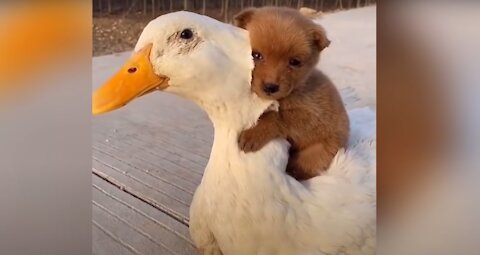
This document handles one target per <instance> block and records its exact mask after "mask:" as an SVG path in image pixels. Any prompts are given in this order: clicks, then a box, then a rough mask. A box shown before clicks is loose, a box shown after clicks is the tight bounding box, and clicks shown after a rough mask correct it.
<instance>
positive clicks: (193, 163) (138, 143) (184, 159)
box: [93, 128, 210, 176]
mask: <svg viewBox="0 0 480 255" xmlns="http://www.w3.org/2000/svg"><path fill="white" fill-rule="evenodd" d="M124 130H134V129H133V128H132V129H128V128H125V129H122V130H117V131H116V133H119V134H118V135H109V134H108V131H104V130H101V129H97V131H96V132H95V134H94V137H93V139H94V146H98V145H104V146H107V147H113V148H116V149H118V150H120V151H123V152H128V153H129V154H135V155H137V156H140V157H141V158H150V159H149V161H150V160H153V161H159V160H161V161H162V162H163V161H168V162H166V164H168V163H171V164H174V165H176V166H177V167H176V168H179V169H182V170H184V171H185V172H186V173H187V174H188V175H191V174H196V175H198V176H202V175H203V171H204V168H205V166H206V164H207V162H208V159H207V158H205V157H202V158H198V157H197V158H196V159H194V156H193V155H191V153H188V152H187V151H186V150H185V149H182V148H178V149H177V152H172V148H168V145H166V144H165V143H162V141H161V139H159V138H158V137H150V138H144V139H142V138H140V139H139V138H137V137H135V135H132V134H125V133H126V132H132V131H124ZM191 146H194V145H191ZM104 149H106V148H105V147H104ZM203 150H204V151H208V152H209V151H210V147H207V146H203ZM170 167H171V166H170Z"/></svg>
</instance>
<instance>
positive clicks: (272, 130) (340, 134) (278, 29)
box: [235, 7, 349, 180]
mask: <svg viewBox="0 0 480 255" xmlns="http://www.w3.org/2000/svg"><path fill="white" fill-rule="evenodd" d="M235 24H236V25H237V26H239V27H242V28H245V29H247V30H248V31H249V33H250V40H251V44H252V51H253V52H257V53H260V54H261V55H262V58H261V59H256V60H255V68H254V70H253V75H252V76H253V80H252V90H253V91H254V92H255V93H256V94H257V95H258V96H260V97H263V98H268V99H275V100H278V102H279V103H280V108H279V112H273V111H270V112H266V113H264V114H263V115H262V116H261V117H260V119H259V121H258V123H257V125H256V126H254V127H252V128H250V129H247V130H244V131H243V132H242V133H241V134H240V137H239V145H240V147H241V148H242V150H244V151H245V152H250V151H257V150H259V149H261V148H262V147H263V146H264V145H265V144H267V143H268V142H269V141H271V140H272V139H275V138H280V137H281V138H285V139H288V141H289V142H290V143H291V145H292V146H291V150H290V159H289V162H288V166H287V172H288V173H289V174H290V175H291V176H293V177H294V178H296V179H297V180H305V179H309V178H311V177H314V176H317V175H318V174H319V173H320V172H321V171H322V170H325V169H326V168H328V166H329V165H330V163H331V161H332V159H333V157H334V156H335V154H336V153H337V151H338V150H339V149H340V148H342V147H345V146H346V143H347V140H348V135H349V121H348V116H347V113H346V111H345V108H344V106H343V103H342V100H341V97H340V95H339V93H338V91H337V89H336V88H335V86H334V85H333V83H332V82H331V81H330V79H328V77H327V76H325V75H324V74H323V73H322V72H320V71H318V70H316V69H315V66H316V64H317V63H318V60H319V54H320V52H321V51H322V50H323V49H324V48H325V47H327V46H328V45H329V44H330V41H329V40H328V39H327V37H326V34H325V31H324V30H323V28H322V27H320V26H319V25H316V24H315V23H313V22H312V21H311V20H309V19H308V18H306V17H304V16H302V14H300V12H298V11H296V10H294V9H289V8H278V7H264V8H258V9H252V8H250V9H246V10H244V11H242V12H241V13H239V14H238V15H237V16H236V17H235ZM292 59H297V60H299V61H300V62H301V65H299V66H296V65H294V66H292V65H291V60H292ZM266 84H270V85H271V84H276V85H278V88H279V90H278V91H277V92H273V93H270V92H266V91H265V86H266Z"/></svg>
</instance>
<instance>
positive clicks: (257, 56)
mask: <svg viewBox="0 0 480 255" xmlns="http://www.w3.org/2000/svg"><path fill="white" fill-rule="evenodd" d="M252 57H253V59H254V60H262V59H263V56H262V54H261V53H260V52H256V51H252Z"/></svg>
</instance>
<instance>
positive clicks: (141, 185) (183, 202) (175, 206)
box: [92, 154, 190, 222]
mask: <svg viewBox="0 0 480 255" xmlns="http://www.w3.org/2000/svg"><path fill="white" fill-rule="evenodd" d="M108 157H109V156H108V155H106V154H103V155H102V156H101V157H97V156H95V155H94V156H93V161H92V171H93V172H94V173H95V174H97V175H99V176H101V177H102V178H105V179H106V180H108V181H110V182H112V183H114V184H115V185H117V186H119V187H121V188H122V189H124V190H126V191H128V192H129V193H131V194H134V195H135V196H137V197H139V198H141V199H143V200H144V201H148V202H149V203H150V204H152V205H153V206H155V207H157V208H158V209H159V210H162V211H163V212H165V213H168V214H170V215H171V216H172V217H175V218H176V219H178V220H179V221H181V222H188V212H189V206H190V202H189V201H187V199H188V198H182V197H179V196H181V195H178V194H175V191H174V190H171V191H170V192H168V191H165V187H162V190H160V189H158V188H157V187H156V185H157V183H156V182H155V180H154V179H153V178H143V179H140V178H137V177H135V176H134V175H131V174H130V173H129V172H128V171H126V170H123V169H126V167H125V166H124V164H122V163H121V162H120V161H115V160H111V159H108ZM102 158H107V160H103V159H102ZM105 161H110V162H112V163H113V164H109V163H106V162H105Z"/></svg>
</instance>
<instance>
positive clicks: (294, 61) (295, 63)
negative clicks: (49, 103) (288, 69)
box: [288, 58, 302, 67]
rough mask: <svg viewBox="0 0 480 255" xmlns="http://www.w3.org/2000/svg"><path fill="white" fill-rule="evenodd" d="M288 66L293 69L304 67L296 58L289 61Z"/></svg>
mask: <svg viewBox="0 0 480 255" xmlns="http://www.w3.org/2000/svg"><path fill="white" fill-rule="evenodd" d="M288 64H289V65H290V66H293V67H300V66H301V65H302V62H301V61H300V60H298V59H296V58H291V59H290V60H289V61H288Z"/></svg>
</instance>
